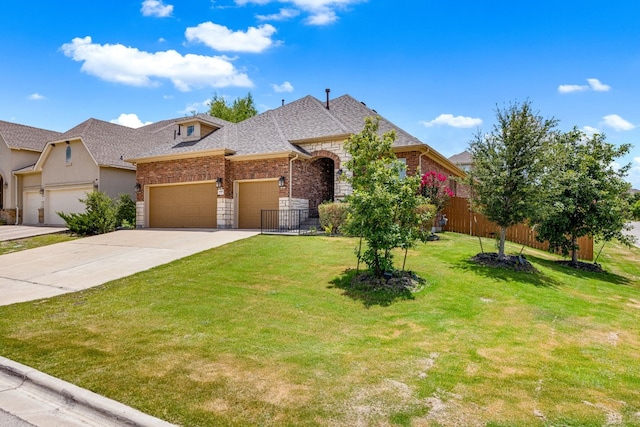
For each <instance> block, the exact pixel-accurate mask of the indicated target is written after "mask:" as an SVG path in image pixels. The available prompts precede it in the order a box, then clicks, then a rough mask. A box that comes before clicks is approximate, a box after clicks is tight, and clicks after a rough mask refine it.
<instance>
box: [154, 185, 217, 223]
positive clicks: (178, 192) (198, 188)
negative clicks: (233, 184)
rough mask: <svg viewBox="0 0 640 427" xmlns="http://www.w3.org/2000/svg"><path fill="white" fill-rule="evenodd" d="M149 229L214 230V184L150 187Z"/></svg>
mask: <svg viewBox="0 0 640 427" xmlns="http://www.w3.org/2000/svg"><path fill="white" fill-rule="evenodd" d="M149 226H150V227H152V228H216V227H217V191H216V187H215V184H214V183H201V184H186V185H174V186H163V187H150V189H149Z"/></svg>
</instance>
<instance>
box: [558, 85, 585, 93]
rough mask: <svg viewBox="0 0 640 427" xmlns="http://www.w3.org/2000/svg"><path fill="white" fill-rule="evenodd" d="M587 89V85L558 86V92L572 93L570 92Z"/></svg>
mask: <svg viewBox="0 0 640 427" xmlns="http://www.w3.org/2000/svg"><path fill="white" fill-rule="evenodd" d="M586 90H589V86H587V85H560V86H558V92H560V93H572V92H584V91H586Z"/></svg>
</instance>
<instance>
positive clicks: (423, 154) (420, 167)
mask: <svg viewBox="0 0 640 427" xmlns="http://www.w3.org/2000/svg"><path fill="white" fill-rule="evenodd" d="M429 150H430V148H429V147H427V151H425V152H424V153H422V154H420V155H419V156H418V169H419V170H420V172H419V173H420V176H422V175H423V173H422V156H425V155H427V154H429Z"/></svg>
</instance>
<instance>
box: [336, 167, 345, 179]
mask: <svg viewBox="0 0 640 427" xmlns="http://www.w3.org/2000/svg"><path fill="white" fill-rule="evenodd" d="M343 173H344V171H343V170H342V169H338V172H336V175H337V176H338V178H340V177H341V176H342V174H343Z"/></svg>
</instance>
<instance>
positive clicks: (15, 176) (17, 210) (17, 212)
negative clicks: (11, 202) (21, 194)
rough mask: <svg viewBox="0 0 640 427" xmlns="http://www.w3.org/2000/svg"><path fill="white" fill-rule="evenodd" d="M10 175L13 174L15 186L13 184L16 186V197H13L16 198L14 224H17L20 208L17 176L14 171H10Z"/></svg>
mask: <svg viewBox="0 0 640 427" xmlns="http://www.w3.org/2000/svg"><path fill="white" fill-rule="evenodd" d="M11 175H13V179H14V181H15V183H16V186H15V187H16V197H15V199H16V223H15V225H19V224H20V222H19V219H20V208H19V207H18V176H17V175H16V173H15V172H11Z"/></svg>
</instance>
